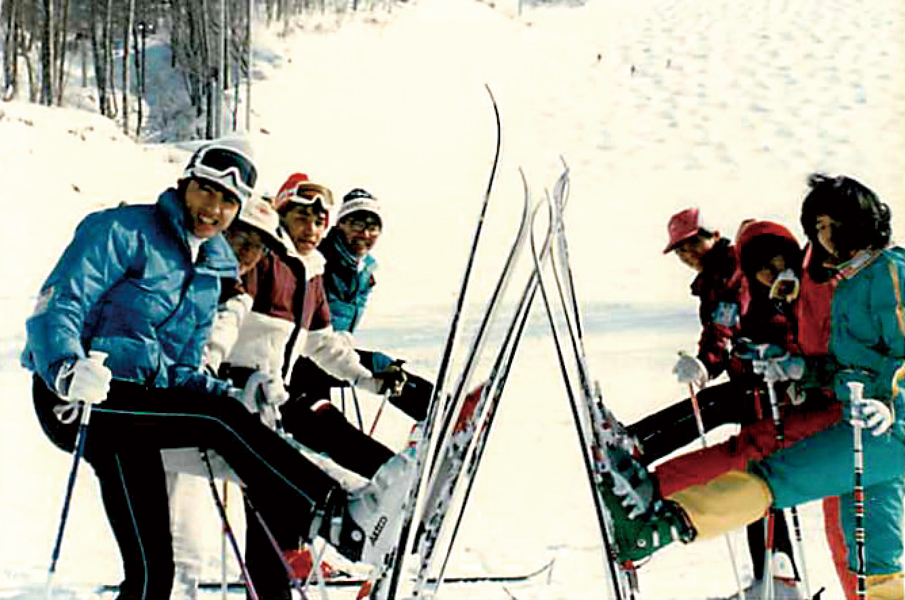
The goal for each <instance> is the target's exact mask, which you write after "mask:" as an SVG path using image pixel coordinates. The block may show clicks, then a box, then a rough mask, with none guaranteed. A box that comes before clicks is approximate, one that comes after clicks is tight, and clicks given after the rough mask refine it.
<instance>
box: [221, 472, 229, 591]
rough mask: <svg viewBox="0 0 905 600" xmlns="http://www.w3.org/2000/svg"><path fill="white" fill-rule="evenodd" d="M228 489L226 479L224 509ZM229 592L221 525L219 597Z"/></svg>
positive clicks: (224, 537)
mask: <svg viewBox="0 0 905 600" xmlns="http://www.w3.org/2000/svg"><path fill="white" fill-rule="evenodd" d="M228 491H229V485H228V484H227V482H226V481H224V482H223V508H224V509H225V508H226V506H227V503H228V502H229V496H227V492H228ZM228 592H229V588H228V587H227V577H226V527H223V528H222V530H221V531H220V597H221V598H222V599H223V600H226V597H227V594H228Z"/></svg>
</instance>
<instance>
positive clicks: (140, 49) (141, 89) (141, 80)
mask: <svg viewBox="0 0 905 600" xmlns="http://www.w3.org/2000/svg"><path fill="white" fill-rule="evenodd" d="M139 34H141V37H139ZM146 35H147V23H146V22H145V21H144V20H142V21H139V23H138V26H137V27H136V28H134V29H133V30H132V46H133V47H134V48H135V53H134V55H133V56H134V59H133V61H134V62H135V75H136V78H137V79H138V81H137V82H136V83H137V87H138V92H137V94H136V96H137V97H138V114H137V115H136V118H135V138H136V139H138V138H139V137H140V136H141V124H142V118H143V115H144V100H145V36H146ZM139 40H140V41H141V45H140V46H139Z"/></svg>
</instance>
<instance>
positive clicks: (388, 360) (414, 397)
mask: <svg viewBox="0 0 905 600" xmlns="http://www.w3.org/2000/svg"><path fill="white" fill-rule="evenodd" d="M383 219H384V215H383V209H382V207H381V204H380V202H379V201H378V199H377V198H375V197H374V196H373V195H372V194H371V193H370V192H368V191H367V190H364V189H362V188H354V189H352V190H351V191H349V192H348V193H347V194H346V195H345V196H344V197H343V202H342V205H341V206H340V208H339V211H338V213H337V219H336V226H334V227H333V228H332V229H331V230H330V231H329V232H328V233H327V235H326V236H325V238H324V240H323V241H322V242H321V243H320V245H319V246H318V250H319V251H320V252H321V254H323V256H324V259H325V260H326V263H325V265H324V291H325V292H326V295H327V303H328V304H329V305H330V324H331V325H332V327H333V329H334V330H335V331H345V332H348V333H349V334H350V335H351V334H354V333H355V330H356V328H357V327H358V325H359V323H360V322H361V319H362V317H364V312H365V308H366V307H367V303H368V298H369V297H370V295H371V292H372V291H373V290H374V287H375V286H376V279H375V275H374V274H375V272H376V270H377V260H376V259H375V258H374V256H373V255H372V254H371V251H372V250H373V249H374V246H375V245H376V244H377V240H378V239H379V237H380V235H381V234H382V233H383V225H384V223H383ZM357 352H358V354H359V356H360V357H361V363H362V366H364V367H365V368H366V369H368V370H369V371H371V372H372V373H381V372H386V371H388V370H392V369H400V368H401V367H399V366H398V365H399V364H400V363H401V361H397V360H396V359H395V358H393V357H391V356H389V355H387V354H385V353H383V352H379V351H371V350H362V349H359V350H357ZM403 372H404V375H405V378H404V379H405V383H404V384H403V385H402V389H401V391H400V392H399V393H398V394H393V395H391V396H390V402H391V403H392V404H393V405H394V406H396V407H397V408H399V409H400V410H402V411H403V412H405V413H406V414H407V415H408V416H410V417H411V418H412V419H414V420H415V421H421V420H422V419H424V417H425V416H426V415H427V403H428V401H429V400H430V396H431V393H432V391H433V385H432V384H431V383H430V382H428V381H427V380H425V379H424V378H422V377H420V376H418V375H416V374H415V373H412V372H410V371H408V370H403ZM345 385H346V384H345V383H344V382H342V381H340V380H338V379H336V378H334V377H331V376H330V375H328V374H327V373H325V372H324V371H323V370H322V369H320V368H319V367H318V366H317V365H316V364H314V362H313V361H311V360H309V359H308V358H304V357H302V358H300V359H299V360H298V361H297V362H296V364H295V365H294V366H293V369H292V377H291V380H290V385H289V392H290V396H291V397H292V398H293V399H292V400H291V401H290V402H288V403H286V404H284V405H283V406H282V407H281V412H282V416H283V424H284V426H286V427H293V426H297V427H301V428H307V429H313V428H315V427H316V428H318V429H320V435H321V436H325V435H328V432H327V430H326V429H325V428H324V425H323V420H321V422H319V423H318V424H316V425H315V424H314V423H313V422H310V419H309V418H308V415H307V413H308V412H310V411H309V410H308V409H309V407H311V406H313V405H314V404H315V403H318V402H321V401H323V400H329V398H330V390H331V388H336V387H343V386H345ZM337 412H338V411H337ZM335 416H336V417H337V418H338V417H339V416H341V415H335ZM313 433H314V432H313V431H312V434H313ZM308 438H309V440H311V439H313V438H312V437H311V436H308Z"/></svg>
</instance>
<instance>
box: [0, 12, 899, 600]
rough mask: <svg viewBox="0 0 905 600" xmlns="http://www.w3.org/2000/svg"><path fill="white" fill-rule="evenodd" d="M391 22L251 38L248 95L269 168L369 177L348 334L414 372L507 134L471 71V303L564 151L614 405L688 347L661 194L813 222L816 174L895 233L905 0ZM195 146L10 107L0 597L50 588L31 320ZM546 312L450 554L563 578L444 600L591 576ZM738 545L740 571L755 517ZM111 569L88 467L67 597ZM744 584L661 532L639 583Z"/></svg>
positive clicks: (424, 368) (213, 531)
mask: <svg viewBox="0 0 905 600" xmlns="http://www.w3.org/2000/svg"><path fill="white" fill-rule="evenodd" d="M377 16H378V17H379V18H376V19H375V18H370V17H368V18H360V19H348V20H346V21H345V22H344V23H343V24H342V26H341V27H339V28H335V27H333V26H332V25H329V26H322V27H306V28H305V29H304V30H302V31H299V32H297V33H296V34H295V35H293V36H290V37H287V38H279V37H277V36H274V35H270V34H268V32H259V33H260V35H259V36H258V37H257V39H258V40H259V42H260V43H261V44H262V54H266V55H267V56H270V57H271V60H269V61H268V62H267V63H266V64H265V65H264V66H262V67H261V68H262V73H263V75H264V76H265V78H264V80H263V81H261V82H260V83H258V84H257V86H256V87H255V90H254V92H253V94H254V104H253V109H254V113H253V120H252V131H251V136H252V138H253V140H254V141H255V143H256V146H257V152H258V157H259V159H260V163H261V168H262V179H263V181H262V184H263V187H264V188H265V189H271V190H273V189H276V188H277V187H278V186H279V185H280V183H281V182H282V180H283V178H284V177H285V176H286V175H287V174H288V173H290V172H292V171H294V170H302V171H306V172H308V173H309V174H310V175H311V176H312V178H314V179H316V180H320V181H323V182H325V183H327V184H328V185H330V186H331V187H332V188H333V189H334V190H335V191H336V192H337V193H339V194H342V193H344V192H345V191H347V190H348V189H349V188H351V187H356V186H361V187H365V188H367V189H369V190H371V191H373V192H374V193H376V194H377V195H378V196H380V197H381V198H382V200H383V201H384V203H385V205H386V207H387V211H388V218H387V227H386V229H385V233H384V235H383V237H382V239H381V241H380V243H379V246H378V248H377V252H376V254H377V257H378V259H379V260H380V261H381V269H380V271H379V273H378V280H379V286H378V288H377V292H376V293H375V295H374V298H373V301H372V305H371V308H370V310H369V314H368V316H367V319H366V321H365V324H364V327H363V330H362V335H361V340H362V342H363V343H364V344H367V345H371V346H373V347H380V348H385V349H389V350H391V351H392V352H393V353H395V354H398V355H400V356H403V357H406V358H408V360H409V364H410V365H411V366H412V367H413V368H414V369H415V370H417V371H419V372H421V373H423V374H426V375H431V374H433V372H434V371H435V369H436V366H437V362H438V361H439V356H440V352H441V349H442V338H443V335H444V334H445V331H446V327H447V320H448V318H449V313H450V310H451V308H452V306H453V303H454V297H455V293H456V291H457V290H458V286H459V281H460V277H461V272H462V268H463V267H464V262H465V252H466V249H467V247H468V245H469V244H470V236H471V234H472V232H473V230H474V227H475V224H476V220H477V216H478V210H479V206H480V200H481V197H482V194H483V192H484V188H485V186H486V183H487V174H488V170H489V166H490V161H491V158H492V152H493V143H494V139H493V120H492V112H491V108H490V104H489V101H488V97H487V93H486V91H485V89H484V84H488V85H489V86H490V87H491V89H492V90H493V93H494V95H495V96H496V98H497V101H498V102H499V106H500V110H501V113H502V121H503V153H502V162H501V166H500V172H499V176H498V179H497V182H496V187H495V193H494V198H493V204H492V206H491V209H490V213H489V215H488V217H487V222H486V225H485V236H484V240H483V242H482V246H481V248H480V258H479V261H478V264H477V269H478V273H479V274H480V275H479V277H478V279H477V281H476V282H475V283H476V285H475V287H474V289H473V291H472V294H471V296H470V303H469V312H468V314H467V315H466V320H467V323H468V324H469V325H473V324H474V322H475V320H476V319H477V312H478V308H479V307H480V305H481V304H482V303H483V299H484V298H485V297H486V295H487V293H488V292H489V290H490V289H491V286H492V284H493V279H494V278H495V276H496V274H497V272H498V269H499V268H500V266H501V264H502V260H503V257H504V252H505V250H506V249H507V247H508V243H509V240H510V239H511V237H512V236H513V235H514V233H515V226H516V217H517V213H518V211H519V210H520V202H521V190H520V181H519V178H518V174H517V169H518V167H520V166H521V167H523V168H524V169H525V172H526V175H527V177H528V180H529V182H530V184H531V186H532V191H533V193H534V194H535V195H537V194H540V193H542V191H543V189H544V188H545V187H549V186H551V185H552V183H553V181H554V179H555V177H556V175H558V172H559V169H560V157H561V156H562V157H564V158H565V159H566V160H567V161H568V163H569V165H570V166H571V168H572V180H573V186H572V196H571V200H570V204H569V208H568V213H567V215H566V220H567V229H568V234H569V242H570V249H571V254H572V259H573V268H574V271H575V277H576V280H577V283H578V286H579V290H578V292H579V296H580V298H581V299H582V300H583V302H584V304H583V312H584V316H585V320H586V327H587V344H588V352H589V359H590V364H591V368H592V370H593V371H594V373H595V375H596V376H597V377H598V378H599V379H600V380H601V383H602V385H603V390H604V393H605V395H606V397H607V398H608V400H609V402H610V403H611V405H612V407H613V409H614V410H615V411H616V413H617V414H618V415H619V416H620V417H621V418H623V419H624V420H626V421H632V420H634V419H636V418H638V417H640V416H643V415H644V414H647V413H649V412H651V411H653V410H655V409H656V408H658V407H660V406H663V405H665V404H667V403H669V402H670V401H672V400H673V399H676V398H678V397H680V395H681V393H682V390H681V387H680V386H678V385H677V384H676V383H675V381H674V380H673V379H672V376H671V375H670V373H669V370H670V367H671V365H672V363H673V360H674V357H675V353H676V351H677V350H678V349H680V348H684V349H692V348H693V345H694V342H695V340H696V325H697V323H696V316H695V304H694V302H693V300H692V299H691V298H690V296H689V294H688V288H687V286H688V283H689V282H690V280H691V278H692V273H691V272H690V271H688V270H687V269H685V268H684V267H682V266H681V265H679V263H678V261H677V260H676V259H675V258H674V257H672V256H668V257H664V256H663V255H662V254H661V250H662V247H663V246H664V244H665V241H666V240H665V223H666V220H667V219H668V217H669V215H670V214H672V213H673V212H675V211H676V210H678V209H680V208H683V207H685V206H688V205H692V204H694V205H698V206H700V207H701V208H702V209H703V212H704V214H705V216H706V218H707V219H708V221H710V222H711V223H712V224H713V225H714V226H715V227H717V228H718V229H720V230H721V231H722V232H723V233H725V234H726V235H728V236H730V237H731V236H732V235H734V233H735V229H736V227H737V225H738V223H739V221H740V220H741V219H742V218H745V217H760V218H773V219H777V220H780V221H781V222H783V223H785V224H786V225H788V226H789V227H790V229H791V230H792V231H793V232H795V233H796V234H799V235H800V234H801V228H800V226H799V225H798V220H797V212H798V207H799V204H800V200H801V198H802V197H803V194H804V189H805V183H804V182H805V177H806V175H807V174H808V173H809V172H811V171H813V170H825V171H828V172H830V173H841V172H844V173H847V174H850V175H853V176H855V177H856V178H859V179H861V180H862V181H863V182H864V183H866V184H867V185H869V186H870V187H872V188H873V189H875V190H876V191H877V192H878V193H880V195H881V196H882V197H883V198H885V199H886V201H887V202H888V203H889V204H890V205H891V207H892V209H893V219H894V222H893V230H894V233H898V234H899V235H901V232H902V231H905V204H903V203H902V200H901V199H902V197H903V191H905V180H903V178H902V173H903V172H905V91H903V90H905V44H903V42H902V40H905V5H903V4H902V3H901V2H898V1H897V0H832V1H830V2H827V1H817V0H782V1H779V0H752V1H749V2H744V3H742V2H735V1H730V0H684V1H678V0H634V1H632V2H624V1H616V0H592V1H591V2H590V3H589V4H588V5H586V6H583V7H577V8H565V7H551V8H536V9H530V10H525V11H523V12H522V14H521V15H519V14H518V12H517V10H516V7H515V6H514V5H508V4H503V3H500V4H498V5H497V6H496V8H494V9H491V8H489V7H488V6H486V5H483V4H479V3H475V2H473V1H472V0H417V1H413V2H409V3H408V4H406V5H405V6H404V7H398V8H396V9H394V12H393V13H392V14H390V15H386V14H380V15H377ZM186 158H187V154H186V153H185V151H183V150H179V149H177V148H173V147H169V146H162V145H138V144H135V143H134V142H132V141H130V140H128V139H127V138H125V137H124V136H123V135H122V134H121V133H120V132H119V131H118V130H117V128H116V127H115V126H114V125H113V124H112V123H110V122H109V121H106V120H104V119H101V118H100V117H97V116H94V115H91V114H89V113H86V112H81V111H76V110H71V109H52V110H51V109H46V108H42V107H37V106H32V105H24V104H20V103H8V104H0V181H2V183H3V186H4V187H3V194H2V197H0V206H2V211H3V215H4V219H2V221H0V256H2V259H0V276H2V281H4V283H5V285H4V287H3V291H2V292H0V357H2V359H0V360H2V363H0V389H2V390H3V391H4V396H5V399H4V401H3V402H0V490H2V492H0V590H3V591H2V592H0V595H2V597H4V598H8V597H33V596H35V594H37V593H39V590H40V584H41V582H43V578H44V575H45V573H46V569H47V565H48V564H49V555H50V550H51V547H52V543H53V537H54V535H55V532H56V528H57V524H58V517H59V510H60V501H61V498H62V494H63V488H64V485H65V480H66V475H67V473H68V470H69V466H70V456H69V455H66V454H63V453H62V452H59V451H58V450H56V449H55V448H54V447H53V446H52V445H51V444H50V443H49V442H48V441H47V440H46V439H45V438H44V437H43V435H42V433H41V431H40V429H39V427H38V425H37V421H36V419H35V418H34V416H33V414H32V412H31V406H30V399H29V398H30V388H29V378H28V375H27V374H26V373H25V372H24V371H23V370H22V369H21V368H19V367H18V353H19V351H20V349H21V347H22V344H23V341H24V332H23V322H24V320H25V318H26V317H27V315H28V314H29V312H30V311H31V308H32V305H33V302H34V298H35V294H36V292H37V289H38V287H39V285H40V283H41V281H42V280H43V278H44V277H45V276H46V274H47V273H48V271H49V269H50V267H51V266H52V264H53V262H54V260H55V259H56V258H57V257H58V255H59V253H60V252H61V250H62V248H63V246H64V245H65V244H66V243H67V242H68V240H69V239H70V236H71V233H72V229H73V226H74V225H75V224H76V223H77V222H78V220H79V219H80V218H81V217H82V216H83V215H84V214H85V213H86V212H87V211H90V210H93V209H96V208H100V207H105V206H111V205H114V204H116V203H117V202H119V201H121V200H126V201H139V200H142V199H148V200H150V199H153V198H154V197H155V196H156V194H157V192H158V191H159V190H160V189H162V188H163V187H164V186H166V185H168V184H169V183H171V182H173V181H174V180H175V179H176V178H177V177H178V176H179V174H180V172H181V168H182V166H183V164H184V161H185V159H186ZM535 197H536V196H535ZM527 266H528V261H527V260H524V261H523V264H522V272H521V273H520V275H521V277H524V276H525V274H526V273H527ZM522 281H523V279H519V278H518V277H517V278H516V280H515V282H514V284H513V290H515V289H518V288H520V287H521V285H522ZM535 316H536V317H538V318H537V319H536V320H535V325H534V327H533V328H532V329H531V330H530V331H529V335H528V336H527V337H526V340H525V342H524V345H523V347H522V348H521V350H520V352H519V354H518V356H517V359H516V360H517V362H516V364H515V367H514V369H513V372H512V376H511V380H510V383H509V386H508V388H507V393H506V396H505V397H504V399H503V405H502V408H501V413H500V415H499V419H498V421H497V423H496V425H495V433H494V435H493V437H492V439H491V442H490V445H489V448H488V453H487V456H486V459H485V462H484V463H482V467H481V472H480V474H479V479H478V482H477V484H476V486H475V490H474V494H473V500H472V502H471V504H470V506H469V508H468V512H467V514H466V518H465V520H464V522H463V526H462V530H461V534H460V539H459V540H458V542H457V545H456V551H455V553H454V555H453V559H452V562H451V565H450V567H449V570H448V572H449V573H450V574H461V573H480V572H494V573H507V572H519V571H523V570H531V569H533V568H535V567H537V566H539V565H541V564H543V563H545V562H546V561H548V560H550V559H554V558H555V559H556V563H555V566H554V569H553V572H552V575H551V577H550V579H549V581H547V580H541V581H534V582H532V583H531V584H530V585H525V586H519V585H512V586H510V587H509V589H508V592H507V591H506V590H504V589H503V587H502V586H500V585H499V584H483V585H481V586H470V587H452V586H450V587H445V588H443V590H442V592H441V596H442V597H445V598H482V599H483V598H486V599H491V598H508V597H510V596H514V597H518V598H520V599H533V598H538V599H539V598H544V599H551V598H552V599H557V598H564V599H565V598H568V599H581V598H600V597H603V596H604V591H603V590H604V579H603V577H604V574H603V573H604V572H603V565H602V560H601V554H600V549H599V539H598V536H597V534H596V533H595V528H596V525H595V523H594V518H593V513H592V509H591V502H590V497H589V495H588V490H587V483H586V481H585V480H584V478H583V477H584V476H583V471H582V468H581V464H580V460H579V454H578V450H577V442H576V440H575V438H574V428H573V427H572V425H571V420H570V419H571V417H570V414H569V412H568V409H567V403H566V398H565V394H564V390H563V386H562V383H561V379H560V376H559V374H558V370H557V368H556V366H555V362H554V361H555V355H554V353H553V346H552V342H551V341H550V339H549V337H548V336H547V335H545V331H544V326H543V321H542V320H540V319H539V317H540V316H541V314H540V311H536V314H535ZM466 339H467V338H466ZM366 408H367V409H368V410H373V408H374V406H373V404H370V405H369V406H368V407H366ZM394 417H395V415H393V414H392V413H390V414H387V415H385V416H384V418H383V420H382V425H381V428H380V429H379V435H380V436H381V437H382V438H383V439H384V440H385V441H387V442H388V443H389V444H391V445H397V446H398V444H399V443H401V440H402V439H403V437H402V436H403V433H404V431H405V428H406V424H405V423H404V422H403V421H402V420H401V419H398V418H394ZM723 433H725V432H723ZM802 516H803V518H804V521H805V529H806V536H807V539H806V541H807V547H808V548H807V549H808V554H807V566H808V569H809V574H810V579H811V581H812V585H813V587H814V588H815V590H816V589H817V588H819V587H821V586H826V587H827V588H828V592H827V595H825V596H824V598H829V599H831V600H835V599H837V598H841V592H840V591H839V588H838V587H837V586H836V583H835V576H834V575H833V573H832V567H831V565H830V563H829V557H828V553H827V551H826V549H825V544H824V543H823V536H822V531H821V525H820V523H821V515H820V510H819V507H818V506H816V505H806V506H804V507H802ZM207 526H208V530H209V531H210V535H209V536H208V537H207V538H206V539H205V547H206V549H207V550H208V552H207V557H206V564H205V569H206V574H207V575H208V576H209V577H210V578H211V579H214V578H216V577H218V576H219V557H220V539H219V534H218V531H219V529H218V526H217V523H216V520H215V517H214V515H213V512H211V518H210V521H209V523H207ZM733 539H734V541H735V547H736V554H737V555H738V556H741V557H743V559H742V560H741V562H742V563H743V564H744V565H747V562H748V561H747V559H746V558H744V556H745V552H746V551H745V549H744V545H743V543H742V538H741V536H740V535H737V536H733ZM745 568H747V567H745ZM118 577H119V562H118V554H117V552H116V549H115V545H114V543H113V541H112V539H111V536H110V534H109V531H108V528H107V525H106V522H105V520H104V517H103V513H102V511H101V509H100V502H99V500H98V498H97V489H96V485H95V483H94V481H93V479H92V475H91V472H90V468H88V467H83V471H82V472H81V474H80V476H79V480H78V483H77V487H76V494H75V497H74V500H73V505H72V512H71V515H70V521H69V524H68V528H67V531H66V539H65V543H64V547H63V553H62V557H61V560H60V563H59V566H58V572H57V578H56V579H57V583H58V585H59V590H60V593H61V594H66V595H68V596H70V597H73V598H78V599H79V600H81V599H82V598H87V597H89V596H90V593H89V592H87V591H86V590H87V589H90V587H91V586H92V585H95V584H98V583H101V582H115V581H117V578H118ZM733 586H734V583H733V577H732V573H731V569H730V568H729V566H728V561H727V558H726V549H725V543H724V542H723V541H722V540H717V541H714V542H708V543H698V544H694V545H692V546H687V547H683V546H678V545H677V546H675V547H672V548H669V549H668V550H666V551H664V552H661V553H660V554H658V555H657V556H656V557H655V558H654V559H653V560H651V561H650V563H649V564H648V565H646V566H645V567H644V568H643V570H642V571H641V588H642V592H643V597H644V598H651V599H657V600H660V599H663V600H667V599H677V600H680V599H681V600H684V599H689V600H690V599H693V598H694V599H699V598H710V597H717V596H720V595H724V594H728V593H730V592H731V590H732V589H733ZM36 590H38V591H36ZM339 597H345V596H342V595H340V596H339Z"/></svg>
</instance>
